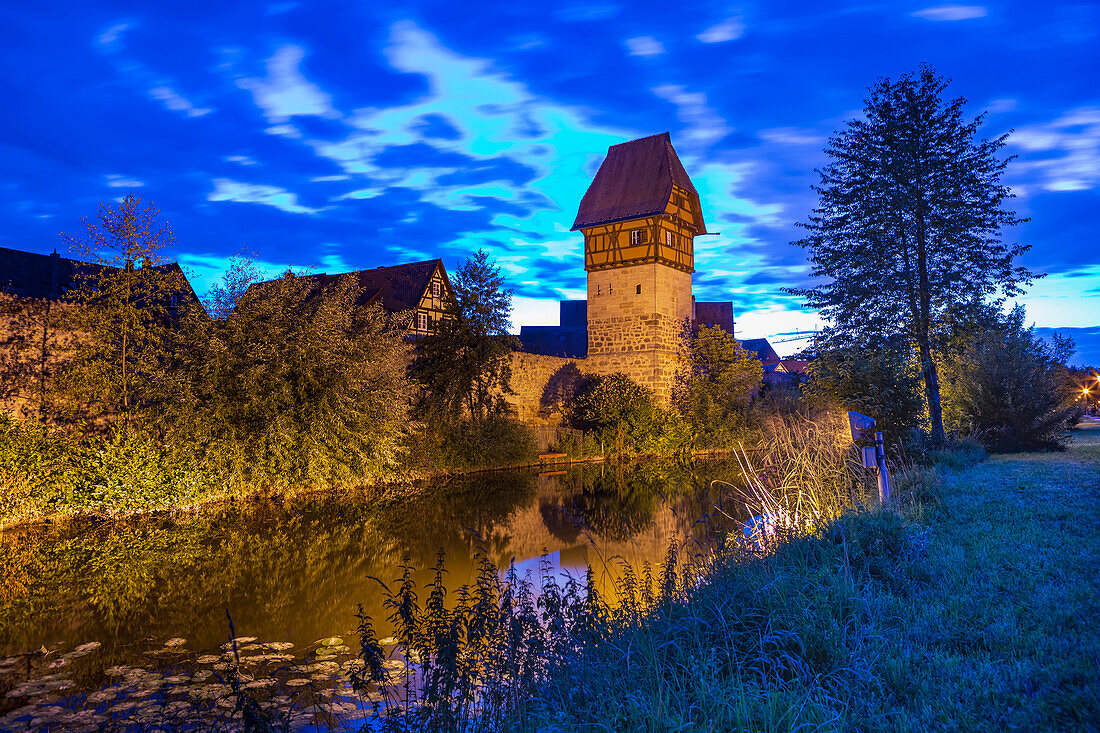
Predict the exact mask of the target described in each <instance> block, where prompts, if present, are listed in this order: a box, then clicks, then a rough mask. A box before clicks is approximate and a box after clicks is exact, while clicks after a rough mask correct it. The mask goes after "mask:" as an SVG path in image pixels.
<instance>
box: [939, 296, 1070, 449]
mask: <svg viewBox="0 0 1100 733" xmlns="http://www.w3.org/2000/svg"><path fill="white" fill-rule="evenodd" d="M1072 355H1073V341H1072V339H1068V338H1063V337H1060V336H1058V335H1057V334H1055V338H1054V339H1053V343H1050V344H1048V343H1046V342H1045V341H1043V339H1041V338H1039V337H1038V336H1036V335H1035V333H1034V332H1033V331H1032V329H1030V328H1027V327H1025V326H1024V309H1023V307H1022V306H1017V307H1016V308H1015V309H1013V310H1012V312H1010V313H1008V314H1006V315H1002V316H1000V317H999V318H998V319H997V322H995V323H993V324H990V325H987V326H986V327H985V328H983V329H982V330H980V331H977V332H975V333H972V334H971V338H970V341H969V344H968V345H967V347H966V348H964V349H962V350H961V353H960V354H959V355H958V356H956V357H955V358H953V359H951V360H948V361H945V362H944V369H943V372H944V413H945V419H946V422H947V424H948V425H949V426H950V427H952V428H953V429H955V430H956V431H957V432H960V433H964V434H972V435H975V436H976V437H978V438H979V439H980V440H982V441H983V442H984V443H986V445H987V446H988V447H989V448H990V449H992V450H1000V451H1004V450H1020V449H1026V448H1057V447H1060V446H1061V445H1063V444H1064V442H1065V431H1066V428H1067V426H1068V424H1069V422H1070V420H1071V418H1072V417H1073V415H1074V413H1075V410H1074V408H1073V406H1072V401H1073V395H1072V393H1071V390H1070V388H1069V380H1068V379H1067V374H1068V370H1067V368H1066V366H1065V362H1066V360H1068V359H1069V357H1070V356H1072Z"/></svg>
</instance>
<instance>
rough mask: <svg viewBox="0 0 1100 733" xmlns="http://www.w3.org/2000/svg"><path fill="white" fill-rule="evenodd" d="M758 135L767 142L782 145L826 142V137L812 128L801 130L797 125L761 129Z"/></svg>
mask: <svg viewBox="0 0 1100 733" xmlns="http://www.w3.org/2000/svg"><path fill="white" fill-rule="evenodd" d="M756 136H757V137H758V138H760V139H761V140H764V141H765V142H770V143H779V144H780V145H821V144H822V143H823V142H825V138H824V137H822V136H821V135H817V134H815V133H814V132H813V131H812V130H801V129H799V128H797V127H773V128H770V129H767V130H761V131H760V132H758V133H756Z"/></svg>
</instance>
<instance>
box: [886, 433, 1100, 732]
mask: <svg viewBox="0 0 1100 733" xmlns="http://www.w3.org/2000/svg"><path fill="white" fill-rule="evenodd" d="M937 494H938V501H937V502H936V503H935V504H934V505H933V506H932V507H931V511H930V512H929V513H928V516H927V519H926V521H927V527H926V528H925V529H921V530H918V531H920V532H921V533H922V535H923V537H922V543H923V544H924V545H925V546H926V547H927V554H926V556H925V557H924V558H923V559H921V560H920V561H919V562H918V563H916V564H915V566H914V569H915V570H916V571H917V573H918V575H920V576H923V577H924V579H923V580H922V581H921V582H918V583H914V584H912V585H909V586H906V587H904V588H900V589H898V590H896V591H891V592H884V593H882V594H880V595H878V596H877V597H875V598H873V599H872V600H873V602H874V603H875V605H876V606H877V608H878V611H877V613H878V614H879V615H880V616H881V617H883V618H892V619H896V621H895V622H894V623H890V624H887V625H885V626H884V631H885V635H884V650H883V657H882V664H881V666H882V676H883V681H884V682H885V683H886V684H887V686H888V688H889V690H890V692H891V695H892V696H893V698H894V700H895V702H894V705H895V706H896V707H897V709H898V720H899V722H900V725H899V727H902V728H909V729H913V730H927V729H938V730H1004V729H1009V730H1012V729H1021V730H1090V729H1091V730H1096V729H1097V727H1098V723H1097V721H1100V630H1098V629H1097V628H1096V626H1095V623H1096V621H1097V620H1098V619H1100V503H1098V500H1100V425H1094V426H1092V427H1089V428H1085V429H1083V430H1081V431H1080V432H1079V433H1078V434H1077V435H1076V436H1075V439H1074V441H1073V442H1072V443H1071V444H1070V447H1069V450H1068V451H1067V452H1064V453H1059V452H1046V453H1017V454H1009V455H998V456H994V457H991V458H990V459H988V460H987V461H986V462H984V463H981V464H977V465H973V466H971V467H969V468H966V469H964V470H961V471H957V472H947V473H945V474H944V475H943V478H942V479H941V484H940V486H939V487H938V489H937Z"/></svg>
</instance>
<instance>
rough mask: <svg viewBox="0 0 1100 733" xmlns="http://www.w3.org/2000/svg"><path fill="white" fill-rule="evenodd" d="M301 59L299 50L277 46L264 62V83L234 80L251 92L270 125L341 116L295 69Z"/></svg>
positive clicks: (303, 52)
mask: <svg viewBox="0 0 1100 733" xmlns="http://www.w3.org/2000/svg"><path fill="white" fill-rule="evenodd" d="M304 57H305V51H304V50H303V49H302V48H301V47H299V46H291V45H287V46H280V47H279V48H278V49H277V50H276V51H275V53H274V54H273V55H272V56H271V57H270V58H269V59H268V60H267V78H266V79H253V78H246V79H238V80H237V86H239V87H240V88H241V89H245V90H248V91H250V92H252V99H253V101H254V102H255V103H256V106H257V107H259V108H260V109H262V110H263V111H264V115H265V116H266V117H267V119H268V121H269V122H272V123H281V122H286V121H287V120H289V119H290V118H291V117H293V116H294V115H314V116H318V117H327V118H336V117H339V116H340V114H339V113H338V112H337V111H336V110H335V109H333V107H332V97H331V96H329V95H328V94H326V93H325V92H323V91H322V90H321V89H320V87H318V86H317V85H316V84H313V83H312V82H310V81H309V80H307V79H306V78H305V77H304V76H303V75H302V72H301V71H300V70H299V69H298V65H299V64H300V63H301V61H302V59H303V58H304Z"/></svg>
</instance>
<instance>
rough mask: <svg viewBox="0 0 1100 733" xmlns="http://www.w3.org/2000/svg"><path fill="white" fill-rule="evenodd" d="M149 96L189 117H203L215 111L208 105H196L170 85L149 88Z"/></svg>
mask: <svg viewBox="0 0 1100 733" xmlns="http://www.w3.org/2000/svg"><path fill="white" fill-rule="evenodd" d="M149 96H150V97H152V98H153V99H156V100H157V101H159V102H161V103H162V104H163V105H164V106H165V107H166V108H167V109H170V110H172V111H173V112H183V113H184V114H186V115H187V116H188V117H202V116H203V115H208V114H210V113H211V112H213V110H212V109H210V108H208V107H196V106H195V105H194V104H192V103H191V100H189V99H187V98H186V97H184V96H183V95H181V94H180V93H179V92H177V91H176V90H175V89H172V88H171V87H168V86H156V87H153V88H152V89H150V90H149Z"/></svg>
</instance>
